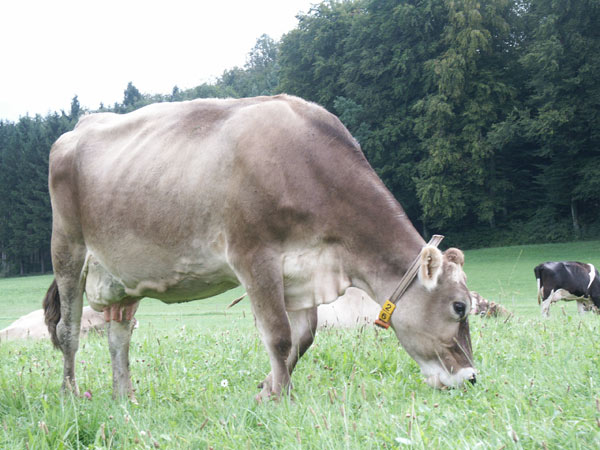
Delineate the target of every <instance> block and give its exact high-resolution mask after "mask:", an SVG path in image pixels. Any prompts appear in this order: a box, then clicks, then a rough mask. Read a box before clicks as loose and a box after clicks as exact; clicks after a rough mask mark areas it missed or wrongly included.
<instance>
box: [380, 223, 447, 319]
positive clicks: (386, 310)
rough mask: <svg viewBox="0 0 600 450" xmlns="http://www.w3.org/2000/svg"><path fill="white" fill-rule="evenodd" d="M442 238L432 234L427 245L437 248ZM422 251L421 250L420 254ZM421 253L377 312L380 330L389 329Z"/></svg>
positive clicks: (414, 273)
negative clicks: (393, 314)
mask: <svg viewBox="0 0 600 450" xmlns="http://www.w3.org/2000/svg"><path fill="white" fill-rule="evenodd" d="M442 239H444V236H442V235H441V234H434V235H433V236H432V237H431V239H430V240H429V242H428V243H427V245H428V246H429V245H433V246H434V247H437V246H438V245H439V244H440V242H442ZM422 251H423V250H421V252H422ZM421 252H419V254H418V255H417V257H416V258H415V260H414V261H413V262H412V264H411V265H410V267H409V268H408V270H407V271H406V273H405V274H404V276H403V277H402V279H401V280H400V284H399V285H398V287H397V288H396V290H395V291H394V293H393V294H392V296H391V297H390V298H389V299H388V300H386V301H385V303H384V304H383V306H382V307H381V311H380V312H379V317H378V318H377V320H376V321H375V325H377V326H378V327H381V328H385V329H386V330H387V329H388V328H389V327H390V320H391V318H392V313H393V312H394V310H395V309H396V304H397V303H398V302H399V301H400V299H401V298H402V296H403V295H404V293H405V292H406V289H408V286H410V283H412V281H413V280H414V279H415V276H416V275H417V272H418V270H419V264H420V261H421Z"/></svg>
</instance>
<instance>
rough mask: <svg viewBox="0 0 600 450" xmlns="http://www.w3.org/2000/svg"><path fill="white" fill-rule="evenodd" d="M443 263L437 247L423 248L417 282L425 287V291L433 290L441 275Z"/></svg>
mask: <svg viewBox="0 0 600 450" xmlns="http://www.w3.org/2000/svg"><path fill="white" fill-rule="evenodd" d="M443 263H444V257H443V256H442V252H441V251H440V250H439V249H438V248H437V247H433V246H431V245H428V246H426V247H424V248H423V251H421V261H420V267H419V280H420V281H421V283H422V284H423V286H425V289H427V290H429V291H431V290H433V289H435V287H436V286H437V284H438V279H439V277H440V275H441V273H442V268H443Z"/></svg>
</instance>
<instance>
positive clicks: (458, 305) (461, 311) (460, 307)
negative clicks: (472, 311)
mask: <svg viewBox="0 0 600 450" xmlns="http://www.w3.org/2000/svg"><path fill="white" fill-rule="evenodd" d="M452 307H453V308H454V312H455V313H456V314H457V315H458V317H460V318H461V319H462V318H463V317H465V312H466V311H467V305H465V304H464V303H463V302H454V303H453V304H452Z"/></svg>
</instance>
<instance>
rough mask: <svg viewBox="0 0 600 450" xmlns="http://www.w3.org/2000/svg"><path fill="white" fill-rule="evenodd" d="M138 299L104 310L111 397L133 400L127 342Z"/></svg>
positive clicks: (132, 325)
mask: <svg viewBox="0 0 600 450" xmlns="http://www.w3.org/2000/svg"><path fill="white" fill-rule="evenodd" d="M138 305H139V301H136V302H135V303H131V304H129V305H127V306H123V305H121V304H116V305H112V306H111V307H109V308H107V309H106V310H105V311H104V317H105V319H106V321H107V322H109V325H108V348H109V351H110V360H111V363H112V373H113V397H114V398H119V399H123V398H127V397H128V398H130V399H131V400H132V401H134V402H135V396H134V392H133V386H132V384H131V374H130V372H129V344H130V342H131V334H132V333H133V328H134V326H135V319H134V317H133V316H134V315H135V311H136V310H137V307H138Z"/></svg>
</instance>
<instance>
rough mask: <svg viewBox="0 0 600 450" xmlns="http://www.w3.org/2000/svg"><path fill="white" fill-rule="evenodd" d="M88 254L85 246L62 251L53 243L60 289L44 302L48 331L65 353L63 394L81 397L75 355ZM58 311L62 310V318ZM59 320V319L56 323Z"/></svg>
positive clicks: (57, 281)
mask: <svg viewBox="0 0 600 450" xmlns="http://www.w3.org/2000/svg"><path fill="white" fill-rule="evenodd" d="M56 247H59V248H56ZM85 252H86V250H85V247H83V246H75V247H69V246H63V247H62V248H61V246H59V245H58V244H55V242H54V241H53V263H54V274H55V277H56V287H57V289H56V292H54V293H53V292H50V291H51V290H52V286H51V287H50V289H49V292H48V294H47V298H46V299H45V301H44V309H45V313H46V314H47V316H46V320H48V322H47V324H48V328H49V331H50V332H51V333H52V340H53V342H54V344H55V345H57V346H58V347H59V348H60V349H61V350H62V353H63V358H64V369H63V391H72V392H73V393H74V394H76V395H79V389H78V387H77V382H76V381H75V354H76V353H77V349H78V348H79V332H80V330H81V313H82V310H83V285H84V283H83V278H82V269H83V265H84V261H85ZM49 296H53V300H51V299H49V298H48V297H49ZM46 300H47V301H48V302H47V301H46ZM51 302H52V303H53V304H54V309H55V310H54V311H53V314H51V311H50V308H49V303H51ZM58 310H60V313H59V314H58ZM58 317H60V319H59V320H58V322H56V319H58ZM54 324H55V325H56V326H55V327H54Z"/></svg>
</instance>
